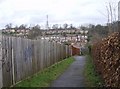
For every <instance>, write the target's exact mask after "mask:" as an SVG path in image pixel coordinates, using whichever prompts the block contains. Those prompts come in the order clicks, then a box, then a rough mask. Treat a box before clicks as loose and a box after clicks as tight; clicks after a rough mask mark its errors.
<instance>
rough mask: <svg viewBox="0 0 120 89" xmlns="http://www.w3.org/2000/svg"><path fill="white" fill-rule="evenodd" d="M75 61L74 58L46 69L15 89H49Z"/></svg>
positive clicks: (22, 82) (17, 85)
mask: <svg viewBox="0 0 120 89" xmlns="http://www.w3.org/2000/svg"><path fill="white" fill-rule="evenodd" d="M73 61H74V59H73V58H72V57H70V58H67V59H65V60H63V61H61V62H59V63H57V64H54V65H52V66H50V67H49V68H46V69H44V70H43V71H41V72H39V73H37V74H36V75H33V76H32V77H30V78H29V79H26V80H23V81H21V82H20V83H18V84H16V85H15V86H14V87H48V86H49V85H50V83H51V82H52V81H53V80H55V79H56V78H57V77H58V76H59V75H60V74H61V73H63V71H65V69H66V68H67V67H68V66H69V65H70V64H71V63H72V62H73Z"/></svg>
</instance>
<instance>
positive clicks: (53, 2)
mask: <svg viewBox="0 0 120 89" xmlns="http://www.w3.org/2000/svg"><path fill="white" fill-rule="evenodd" d="M118 1H119V0H116V2H115V3H117V2H118ZM99 11H101V12H103V13H106V9H105V1H104V0H92V1H91V0H1V1H0V28H3V27H4V26H5V25H6V24H8V23H13V24H14V25H16V24H17V25H20V24H42V25H45V23H46V15H47V14H48V15H49V23H50V24H55V23H58V24H64V23H69V24H70V23H72V24H77V25H79V24H84V23H94V24H97V23H106V20H107V19H106V18H105V17H104V16H103V15H102V14H101V13H100V12H99Z"/></svg>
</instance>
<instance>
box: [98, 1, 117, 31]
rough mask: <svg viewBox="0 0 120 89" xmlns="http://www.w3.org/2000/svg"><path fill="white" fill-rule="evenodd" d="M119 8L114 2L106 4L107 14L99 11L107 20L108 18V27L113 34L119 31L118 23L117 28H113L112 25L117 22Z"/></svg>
mask: <svg viewBox="0 0 120 89" xmlns="http://www.w3.org/2000/svg"><path fill="white" fill-rule="evenodd" d="M117 6H118V5H116V4H115V3H112V2H107V4H106V6H105V7H106V13H103V12H101V11H99V12H100V13H101V14H102V15H103V16H104V17H105V18H107V26H108V29H109V33H111V32H113V30H116V29H117V23H116V24H115V26H114V27H113V26H112V23H114V22H117V19H116V17H117V14H116V12H117Z"/></svg>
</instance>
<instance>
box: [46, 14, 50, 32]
mask: <svg viewBox="0 0 120 89" xmlns="http://www.w3.org/2000/svg"><path fill="white" fill-rule="evenodd" d="M46 18H47V21H46V30H49V22H48V15H47V16H46Z"/></svg>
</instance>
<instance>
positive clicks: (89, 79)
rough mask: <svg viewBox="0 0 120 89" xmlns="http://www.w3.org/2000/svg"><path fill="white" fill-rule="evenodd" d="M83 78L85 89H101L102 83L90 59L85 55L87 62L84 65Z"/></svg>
mask: <svg viewBox="0 0 120 89" xmlns="http://www.w3.org/2000/svg"><path fill="white" fill-rule="evenodd" d="M84 73H85V78H86V85H87V87H102V86H103V81H102V80H101V79H100V76H99V75H98V74H97V73H96V71H95V68H94V65H93V62H92V57H91V56H90V55H87V61H86V64H85V71H84Z"/></svg>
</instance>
